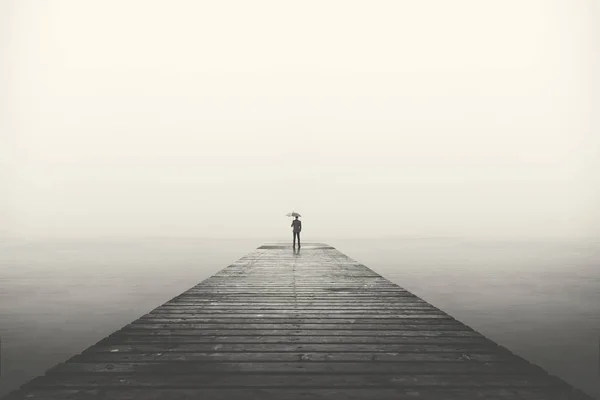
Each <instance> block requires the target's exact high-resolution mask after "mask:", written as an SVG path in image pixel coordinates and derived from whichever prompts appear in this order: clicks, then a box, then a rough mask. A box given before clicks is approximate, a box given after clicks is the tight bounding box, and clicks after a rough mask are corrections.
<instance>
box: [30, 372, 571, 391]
mask: <svg viewBox="0 0 600 400" xmlns="http://www.w3.org/2000/svg"><path fill="white" fill-rule="evenodd" d="M29 386H30V387H38V388H39V387H59V388H70V387H74V388H109V387H117V388H119V387H124V388H127V387H149V388H161V387H162V388H168V387H176V388H198V387H224V388H243V387H256V388H273V387H295V388H318V387H343V388H365V387H379V388H382V387H405V388H419V387H472V388H478V387H504V388H506V387H530V388H531V387H542V388H544V387H555V386H564V383H562V382H560V381H558V380H554V379H551V378H550V377H548V376H546V375H542V374H527V375H524V374H492V375H487V374H458V373H456V374H451V375H448V374H408V373H392V374H384V373H381V374H311V375H307V374H259V373H257V374H250V375H249V374H211V373H207V374H190V375H182V374H180V375H162V376H153V375H129V374H115V375H105V374H96V375H93V376H89V375H62V374H61V375H50V376H44V377H40V378H36V379H34V380H32V381H31V382H30V383H29Z"/></svg>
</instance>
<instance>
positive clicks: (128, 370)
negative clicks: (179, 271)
mask: <svg viewBox="0 0 600 400" xmlns="http://www.w3.org/2000/svg"><path fill="white" fill-rule="evenodd" d="M368 368H369V372H370V373H371V374H376V373H388V374H390V373H394V374H398V373H402V374H432V373H433V374H475V375H481V374H488V375H489V374H540V373H543V371H542V370H541V369H540V368H539V367H537V366H534V365H532V364H518V365H513V364H512V363H475V362H466V361H450V362H421V363H406V362H387V363H384V362H370V363H369V365H368ZM196 373H204V374H206V373H215V374H216V373H229V374H242V373H246V374H266V373H269V374H292V373H294V374H296V373H300V374H323V373H324V374H364V373H365V363H364V362H363V363H360V362H354V363H353V362H247V363H240V362H238V363H232V362H223V363H210V362H208V363H207V362H189V363H172V362H158V363H156V362H155V363H152V362H146V363H143V362H137V363H135V362H126V363H106V362H105V363H76V362H74V363H62V364H59V365H57V366H56V367H54V368H52V369H51V370H49V371H48V373H47V375H60V374H73V375H84V374H108V375H119V374H132V375H144V374H148V375H182V374H183V375H185V374H196Z"/></svg>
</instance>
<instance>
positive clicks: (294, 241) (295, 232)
mask: <svg viewBox="0 0 600 400" xmlns="http://www.w3.org/2000/svg"><path fill="white" fill-rule="evenodd" d="M294 247H296V232H294Z"/></svg>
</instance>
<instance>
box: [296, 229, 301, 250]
mask: <svg viewBox="0 0 600 400" xmlns="http://www.w3.org/2000/svg"><path fill="white" fill-rule="evenodd" d="M296 235H298V248H300V232H298V233H296Z"/></svg>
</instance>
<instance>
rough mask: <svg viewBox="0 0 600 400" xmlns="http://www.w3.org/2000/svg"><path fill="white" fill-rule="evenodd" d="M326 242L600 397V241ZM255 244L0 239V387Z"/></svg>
mask: <svg viewBox="0 0 600 400" xmlns="http://www.w3.org/2000/svg"><path fill="white" fill-rule="evenodd" d="M307 240H308V238H307ZM326 242H327V243H329V244H331V245H333V246H335V247H337V248H338V249H339V250H340V251H342V252H344V253H346V254H347V255H348V256H350V257H352V258H354V259H356V260H358V261H360V262H362V263H364V264H365V265H367V266H369V267H370V268H372V269H374V270H376V271H377V272H379V273H381V274H382V275H384V276H386V277H387V278H389V279H390V280H392V281H394V282H395V283H397V284H399V285H400V286H402V287H404V288H406V289H408V290H410V291H412V292H413V293H415V294H416V295H418V296H420V297H422V298H424V299H425V300H427V301H429V302H431V303H432V304H434V305H435V306H437V307H439V308H441V309H443V310H444V311H446V312H448V313H449V314H451V315H453V316H454V317H455V318H457V319H459V320H461V321H462V322H464V323H466V324H467V325H469V326H471V327H473V328H474V329H476V330H478V331H480V332H481V333H483V334H485V335H487V336H488V337H490V338H491V339H493V340H495V341H496V342H498V343H500V344H502V345H504V346H506V347H508V348H509V349H511V350H513V351H514V352H515V353H517V354H519V355H520V356H522V357H524V358H526V359H528V360H529V361H531V362H533V363H536V364H538V365H540V366H542V367H544V368H545V369H546V370H548V371H549V372H551V373H553V374H556V375H558V376H560V377H562V378H563V379H565V380H567V381H568V382H570V383H571V384H573V385H574V386H577V387H579V388H581V389H583V390H584V391H586V392H587V393H589V394H591V395H593V396H596V397H598V398H600V364H599V363H600V361H599V357H600V355H599V354H598V353H599V345H600V243H599V242H593V241H586V242H582V241H580V242H572V243H567V242H527V243H525V242H486V241H478V242H467V241H451V240H398V241H391V240H384V241H358V240H337V241H336V240H326ZM260 244H261V241H251V240H231V241H219V240H179V239H178V240H145V241H135V242H134V241H129V242H125V241H112V242H111V241H95V242H39V241H31V242H24V241H22V242H17V241H10V242H4V243H0V336H1V338H2V354H1V362H2V376H1V377H0V395H2V394H4V393H7V392H8V391H10V390H13V389H15V388H17V387H18V386H19V385H20V384H22V383H23V382H25V381H27V380H28V379H31V378H33V377H34V376H37V375H40V374H43V373H44V371H45V370H47V369H48V368H50V367H52V366H53V365H55V364H56V363H58V362H62V361H64V360H66V359H67V358H70V357H71V356H73V355H74V354H76V353H79V352H81V351H82V350H84V349H85V348H87V347H89V346H90V345H92V344H94V343H96V342H97V341H98V340H100V339H102V338H104V337H105V336H107V335H108V334H110V333H112V332H114V331H115V330H117V329H119V328H121V327H122V326H123V325H125V324H127V323H129V322H131V321H132V320H134V319H137V318H139V317H140V316H142V315H144V314H146V313H147V312H148V311H150V310H151V309H153V308H155V307H157V306H159V305H161V304H162V303H164V302H165V301H167V300H169V299H171V298H173V297H174V296H176V295H178V294H180V293H181V292H182V291H184V290H186V289H188V288H190V287H191V286H193V285H195V284H196V283H198V282H199V281H201V280H203V279H205V278H207V277H209V276H211V275H212V274H214V273H215V272H217V271H218V270H220V269H222V268H224V267H226V266H227V265H228V264H230V263H231V262H233V261H235V260H237V259H238V258H240V257H242V256H243V255H244V254H246V253H248V252H249V251H251V250H253V249H254V248H256V247H257V246H259V245H260Z"/></svg>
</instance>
